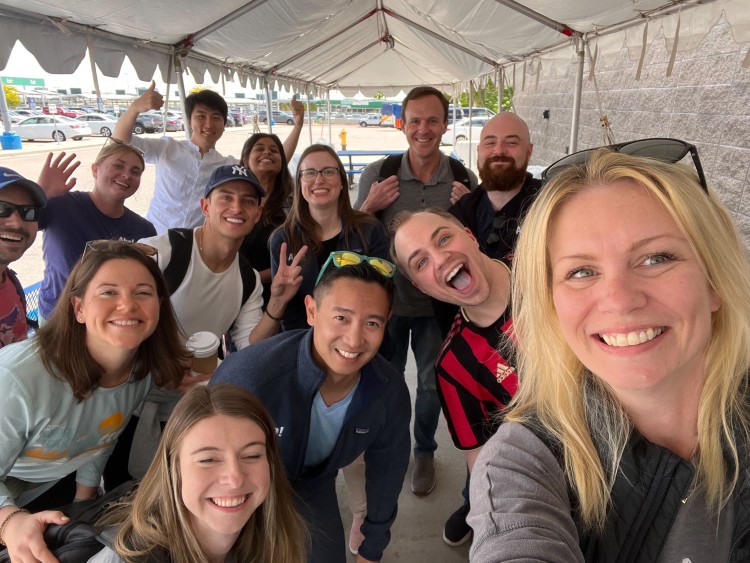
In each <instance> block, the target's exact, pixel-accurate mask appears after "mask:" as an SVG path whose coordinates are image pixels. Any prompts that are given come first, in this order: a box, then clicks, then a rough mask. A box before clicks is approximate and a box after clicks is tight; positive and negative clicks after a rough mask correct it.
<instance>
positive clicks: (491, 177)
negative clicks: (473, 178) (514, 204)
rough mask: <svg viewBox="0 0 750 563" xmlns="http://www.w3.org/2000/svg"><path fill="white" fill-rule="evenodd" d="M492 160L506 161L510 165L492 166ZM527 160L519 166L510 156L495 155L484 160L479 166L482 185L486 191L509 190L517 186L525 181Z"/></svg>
mask: <svg viewBox="0 0 750 563" xmlns="http://www.w3.org/2000/svg"><path fill="white" fill-rule="evenodd" d="M494 162H507V163H509V164H510V166H505V167H497V168H494V167H493V166H492V163H494ZM528 163H529V162H528V160H527V161H526V162H524V163H523V164H522V165H521V166H520V167H516V165H515V162H514V161H513V159H512V158H508V157H504V156H495V157H491V158H488V159H487V160H485V161H484V163H483V164H482V166H481V167H480V168H479V177H480V178H481V179H482V187H483V188H484V189H485V190H487V191H488V192H509V191H511V190H514V189H516V188H519V187H520V186H521V185H522V184H523V183H524V182H525V181H526V166H527V165H528Z"/></svg>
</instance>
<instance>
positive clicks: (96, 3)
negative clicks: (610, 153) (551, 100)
mask: <svg viewBox="0 0 750 563" xmlns="http://www.w3.org/2000/svg"><path fill="white" fill-rule="evenodd" d="M743 2H746V0H717V1H715V2H710V1H709V2H708V4H703V5H700V6H696V7H694V6H692V5H691V6H690V7H687V6H686V7H684V8H683V10H682V12H681V17H682V20H684V21H690V18H689V17H686V16H685V14H686V13H689V12H692V11H693V10H695V9H703V10H704V11H706V13H710V15H708V16H706V17H704V18H702V19H704V20H705V19H710V18H711V17H714V15H715V14H716V13H717V12H718V14H719V15H721V13H722V10H724V11H726V12H727V19H728V21H730V23H732V18H733V17H735V16H736V14H735V16H731V15H730V13H729V12H730V11H731V12H741V13H742V16H739V17H738V20H737V23H738V26H739V27H741V28H742V30H743V32H744V31H745V30H746V29H748V27H750V26H749V25H748V21H747V16H746V14H747V12H748V10H747V9H746V8H745V9H743V8H742V4H743ZM522 4H523V7H525V8H528V9H530V10H533V11H534V12H537V13H539V14H541V15H542V16H544V17H546V18H549V19H551V20H555V21H557V22H560V23H562V24H564V25H566V26H568V27H569V28H571V29H572V30H573V31H576V32H580V33H584V34H586V33H591V32H595V31H597V30H601V29H603V28H607V27H608V26H613V25H617V24H620V23H622V22H628V21H632V20H635V19H638V18H641V17H642V15H643V14H649V13H650V12H651V11H653V10H657V9H660V8H663V7H665V6H674V4H675V3H674V2H670V1H668V0H630V1H629V2H622V0H566V1H565V2H559V0H555V1H553V0H526V1H523V2H522ZM206 6H207V5H206V3H205V0H181V1H180V2H179V4H174V3H172V2H164V1H162V2H159V1H154V0H57V1H55V2H54V3H53V2H51V1H41V0H0V69H3V68H5V66H6V65H7V62H8V58H9V56H10V51H11V49H12V47H13V45H14V44H15V41H16V40H20V41H21V42H22V43H23V45H24V46H25V47H26V48H27V49H28V50H29V51H30V52H31V53H33V54H34V55H35V56H36V58H37V59H38V60H39V62H40V64H41V65H42V67H43V68H44V69H45V70H46V71H47V72H50V73H71V72H73V71H74V70H75V69H76V68H77V66H78V65H79V64H80V62H81V60H82V59H83V57H84V53H85V50H86V48H87V37H86V35H87V32H88V31H91V35H92V38H93V47H94V48H93V52H94V58H95V60H96V62H97V64H98V66H99V69H100V70H101V72H102V73H103V74H104V75H106V76H117V75H118V74H119V72H120V67H121V65H122V61H123V58H124V57H125V56H127V57H128V58H129V59H130V60H131V62H132V63H133V66H134V67H135V69H136V72H137V73H138V77H139V78H140V79H141V80H149V79H150V78H151V77H152V76H153V74H154V72H155V69H156V67H157V65H158V66H159V69H160V71H161V73H162V78H163V79H164V81H166V79H167V76H166V73H167V68H168V60H169V56H170V53H171V52H174V51H175V50H177V51H178V52H181V53H182V54H187V57H186V58H184V59H183V64H184V65H185V67H187V68H188V69H189V70H190V72H191V74H192V75H193V77H194V78H195V80H196V81H197V82H199V83H200V82H202V81H203V76H204V74H205V71H206V70H208V71H209V74H210V75H211V78H212V79H214V80H218V78H219V76H220V73H221V72H222V71H223V72H225V75H235V73H238V74H239V76H238V77H236V78H237V79H238V80H240V81H247V80H248V79H250V81H251V83H252V84H254V83H255V81H256V80H257V79H258V78H259V77H263V76H267V77H268V80H269V82H271V83H272V84H273V82H274V81H275V82H276V83H278V84H279V85H286V86H291V87H293V88H294V89H307V90H310V89H311V88H312V87H313V86H312V85H315V87H318V88H319V87H330V88H338V89H339V90H341V91H342V92H344V93H345V94H348V95H351V94H354V93H355V92H356V91H357V90H361V91H362V92H363V93H365V94H372V93H373V92H375V91H380V92H383V93H384V94H387V95H392V94H396V93H398V91H399V90H402V89H403V90H408V89H409V88H411V87H413V86H415V85H418V84H433V85H436V86H441V87H443V88H444V89H448V85H450V84H456V83H465V82H466V81H468V80H471V79H474V78H477V77H480V76H482V75H488V74H489V75H492V74H493V73H494V72H495V68H496V66H497V65H500V66H502V65H507V64H508V63H510V62H513V61H520V60H522V59H524V58H528V57H531V56H534V55H535V54H536V53H538V52H539V51H547V50H549V49H550V48H552V47H554V46H558V45H562V46H564V45H566V44H568V45H571V44H572V40H571V39H569V38H568V37H566V36H564V35H563V34H561V33H560V32H559V31H556V30H554V29H551V28H550V27H548V26H546V25H544V24H543V23H540V22H538V21H536V20H534V19H531V18H529V17H528V16H527V15H525V14H522V13H520V12H518V11H514V10H512V9H511V8H508V7H507V6H505V5H504V2H503V0H304V1H303V2H300V1H299V0H253V1H251V2H247V0H216V1H214V2H213V3H212V4H210V9H207V7H206ZM676 10H677V8H675V12H676ZM233 14H234V15H233ZM671 17H672V18H673V19H675V18H676V17H677V16H676V15H674V16H671ZM225 19H227V20H228V21H226V22H225V21H224V20H225ZM644 21H645V20H644ZM216 22H219V23H220V24H223V25H219V24H217V23H216ZM695 27H696V29H698V28H700V27H701V26H699V25H697V24H696V25H695ZM704 27H705V26H704ZM665 29H666V27H665ZM684 33H685V31H684V30H681V31H680V38H681V39H680V41H682V37H683V35H684ZM652 34H653V33H652V31H651V30H649V35H652ZM630 35H635V34H632V33H631V34H630ZM193 36H195V37H196V39H195V40H194V41H192V40H191V39H190V38H192V37H193ZM389 36H390V37H393V48H390V47H389V45H388V44H387V41H384V38H385V39H387V38H388V37H389ZM624 37H625V33H623V39H621V40H620V41H619V43H618V41H617V40H612V39H610V40H608V41H606V42H605V41H601V45H600V48H603V47H604V45H605V44H607V45H609V44H611V49H618V51H619V49H621V48H622V46H623V45H624V44H626V43H624V41H625V39H624ZM186 39H187V41H186ZM567 52H568V53H570V54H572V49H571V50H568V51H567ZM558 58H559V59H564V58H565V57H558ZM173 81H174V80H172V82H173Z"/></svg>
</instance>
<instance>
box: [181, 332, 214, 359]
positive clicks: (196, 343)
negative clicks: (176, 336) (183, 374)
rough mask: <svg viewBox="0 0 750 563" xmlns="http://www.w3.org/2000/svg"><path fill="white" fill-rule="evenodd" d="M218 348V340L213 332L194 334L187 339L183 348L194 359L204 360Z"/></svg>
mask: <svg viewBox="0 0 750 563" xmlns="http://www.w3.org/2000/svg"><path fill="white" fill-rule="evenodd" d="M218 347H219V338H218V337H217V336H216V335H215V334H214V333H213V332H207V331H204V332H196V333H195V334H194V335H193V336H191V337H190V338H188V341H187V343H186V344H185V348H187V349H188V350H189V351H190V352H192V353H193V354H194V355H195V357H196V358H206V357H208V356H210V355H211V354H213V353H215V352H216V349H217V348H218Z"/></svg>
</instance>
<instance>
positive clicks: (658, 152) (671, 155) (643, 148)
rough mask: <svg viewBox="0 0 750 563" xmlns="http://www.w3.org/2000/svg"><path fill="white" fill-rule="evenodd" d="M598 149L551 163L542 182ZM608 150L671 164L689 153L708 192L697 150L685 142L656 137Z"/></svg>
mask: <svg viewBox="0 0 750 563" xmlns="http://www.w3.org/2000/svg"><path fill="white" fill-rule="evenodd" d="M599 148H601V147H597V148H594V149H585V150H582V151H578V152H574V153H573V154H569V155H568V156H565V157H563V158H561V159H560V160H558V161H557V162H554V163H552V164H551V165H549V166H548V167H547V168H546V169H545V170H544V171H543V172H542V181H544V182H546V181H547V180H549V179H551V178H553V177H554V176H555V175H556V174H558V173H559V172H560V171H562V170H563V169H564V168H567V167H568V166H576V165H579V164H583V163H585V162H586V161H587V160H588V159H589V158H590V157H591V154H592V153H593V152H594V151H595V150H597V149H599ZM608 148H610V149H612V150H614V151H617V152H621V153H623V154H628V155H631V156H646V157H649V158H655V159H656V160H662V161H664V162H669V163H672V164H674V163H676V162H679V161H680V160H682V159H683V158H685V156H686V155H687V154H688V153H690V156H691V157H692V158H693V164H694V165H695V170H696V171H697V172H698V179H699V180H700V184H701V187H702V188H703V190H704V191H706V192H708V183H707V182H706V175H705V174H704V173H703V166H702V165H701V160H700V158H699V157H698V149H697V148H696V147H695V145H691V144H690V143H686V142H685V141H680V140H679V139H669V138H663V137H657V138H653V139H640V140H638V141H628V142H626V143H617V144H614V145H609V147H608Z"/></svg>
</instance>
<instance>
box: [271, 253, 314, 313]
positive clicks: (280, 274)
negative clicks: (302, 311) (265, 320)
mask: <svg viewBox="0 0 750 563" xmlns="http://www.w3.org/2000/svg"><path fill="white" fill-rule="evenodd" d="M286 250H287V245H286V243H285V242H282V243H281V250H280V251H279V254H280V255H279V268H278V270H276V275H275V276H274V277H273V280H272V281H271V297H270V298H269V299H268V305H267V306H266V309H268V310H269V312H270V313H271V314H272V315H273V316H274V317H281V315H283V311H284V309H286V305H287V303H289V300H290V299H291V298H292V297H294V296H295V295H296V294H297V291H298V290H299V286H300V285H301V284H302V266H300V262H301V261H302V259H303V258H304V257H305V254H307V246H303V247H302V248H300V250H299V252H298V253H297V254H296V255H294V256H293V257H292V260H291V262H289V260H287V254H286Z"/></svg>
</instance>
